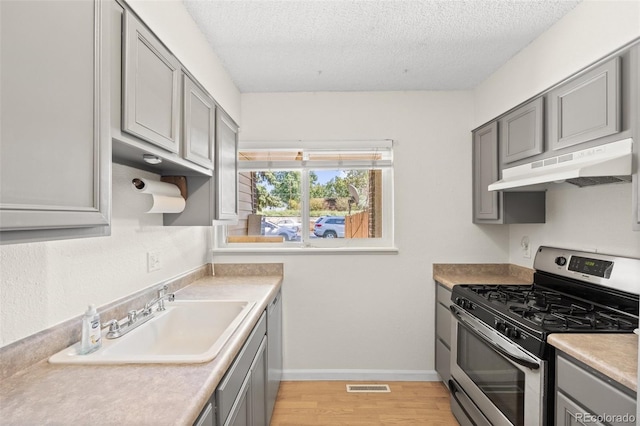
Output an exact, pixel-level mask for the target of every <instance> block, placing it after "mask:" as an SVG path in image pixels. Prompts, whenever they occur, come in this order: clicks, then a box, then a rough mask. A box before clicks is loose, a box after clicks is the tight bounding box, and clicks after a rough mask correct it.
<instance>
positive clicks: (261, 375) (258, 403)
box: [250, 337, 269, 426]
mask: <svg viewBox="0 0 640 426" xmlns="http://www.w3.org/2000/svg"><path fill="white" fill-rule="evenodd" d="M266 349H267V338H266V337H264V338H263V339H262V344H261V345H260V348H259V349H258V353H257V354H256V357H255V359H254V360H253V364H252V365H251V370H250V371H251V420H252V422H251V424H252V425H253V426H268V424H269V422H268V419H267V400H266V398H267V392H266V391H267V352H266Z"/></svg>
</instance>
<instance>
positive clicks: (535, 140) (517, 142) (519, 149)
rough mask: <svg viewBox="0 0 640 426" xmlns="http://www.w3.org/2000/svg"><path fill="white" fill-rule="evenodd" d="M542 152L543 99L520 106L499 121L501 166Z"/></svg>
mask: <svg viewBox="0 0 640 426" xmlns="http://www.w3.org/2000/svg"><path fill="white" fill-rule="evenodd" d="M543 151H544V98H543V97H539V98H537V99H534V100H533V101H531V102H528V103H526V104H525V105H522V106H521V107H519V108H517V109H516V110H514V111H512V112H510V113H509V114H507V115H505V116H504V117H502V118H501V119H500V152H501V160H502V163H503V164H507V163H511V162H514V161H517V160H522V159H524V158H528V157H531V156H533V155H536V154H540V153H542V152H543Z"/></svg>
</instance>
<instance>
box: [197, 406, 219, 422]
mask: <svg viewBox="0 0 640 426" xmlns="http://www.w3.org/2000/svg"><path fill="white" fill-rule="evenodd" d="M193 426H216V418H215V416H214V411H213V404H212V403H211V402H208V403H207V405H205V407H204V408H203V409H202V411H201V412H200V415H199V416H198V419H197V420H196V421H195V423H194V424H193Z"/></svg>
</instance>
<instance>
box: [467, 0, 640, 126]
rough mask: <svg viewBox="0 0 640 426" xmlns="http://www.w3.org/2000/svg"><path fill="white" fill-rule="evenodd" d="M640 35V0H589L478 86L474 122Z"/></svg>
mask: <svg viewBox="0 0 640 426" xmlns="http://www.w3.org/2000/svg"><path fill="white" fill-rule="evenodd" d="M637 37H640V1H638V0H631V1H615V0H604V1H603V0H584V1H583V2H582V3H580V4H578V6H576V7H575V9H573V10H572V11H570V12H569V13H568V14H567V15H566V16H565V17H564V18H562V19H561V20H560V21H558V22H557V23H556V24H555V25H554V26H552V27H551V28H549V29H548V30H547V31H546V32H545V33H544V34H542V35H541V36H540V37H538V38H537V39H536V40H534V41H533V42H531V44H529V46H527V47H526V48H524V49H523V50H522V51H520V53H518V54H517V55H516V56H514V57H513V58H512V59H511V60H510V61H509V62H507V63H506V64H505V65H504V66H502V67H500V68H499V69H498V70H497V71H496V72H495V73H493V74H492V75H491V76H490V77H489V78H487V79H486V80H485V81H484V82H482V84H480V85H479V86H478V87H477V88H476V89H475V91H474V102H475V112H476V113H475V117H474V120H473V122H474V125H473V127H478V126H480V125H481V124H483V123H486V122H487V121H489V120H491V119H493V118H494V117H496V116H498V115H500V114H502V113H503V112H505V111H507V110H509V109H511V108H513V107H515V106H516V105H518V104H519V103H521V102H523V101H525V100H527V99H528V98H530V97H532V96H534V95H536V94H538V93H540V92H542V91H544V90H546V89H548V88H549V87H551V86H553V85H554V84H556V83H558V82H560V81H562V80H563V79H565V78H567V77H569V76H570V75H571V74H573V73H575V72H576V71H578V70H580V69H582V68H584V67H586V66H587V65H589V64H591V63H592V62H594V61H596V60H598V59H600V58H602V57H603V56H606V55H607V54H609V53H611V52H613V51H614V50H616V49H617V48H619V47H622V46H623V45H624V44H626V43H628V42H630V41H632V40H634V39H636V38H637Z"/></svg>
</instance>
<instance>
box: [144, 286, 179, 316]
mask: <svg viewBox="0 0 640 426" xmlns="http://www.w3.org/2000/svg"><path fill="white" fill-rule="evenodd" d="M168 289H169V286H168V285H166V284H165V285H163V286H162V288H161V289H160V290H158V297H156V298H154V299H152V300H151V301H149V302H147V304H146V305H144V309H143V310H142V314H143V315H149V314H150V313H151V310H152V308H153V305H155V304H157V305H158V307H157V308H156V311H164V310H165V307H164V301H165V299H166V300H168V301H169V302H173V300H174V299H175V298H176V295H175V294H173V293H169V294H167V290H168Z"/></svg>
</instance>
